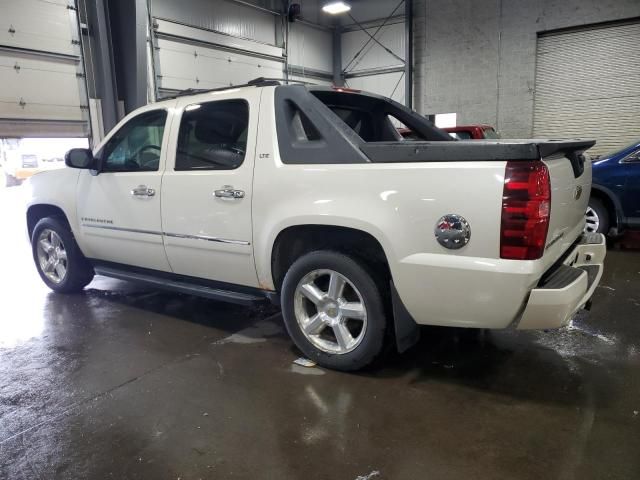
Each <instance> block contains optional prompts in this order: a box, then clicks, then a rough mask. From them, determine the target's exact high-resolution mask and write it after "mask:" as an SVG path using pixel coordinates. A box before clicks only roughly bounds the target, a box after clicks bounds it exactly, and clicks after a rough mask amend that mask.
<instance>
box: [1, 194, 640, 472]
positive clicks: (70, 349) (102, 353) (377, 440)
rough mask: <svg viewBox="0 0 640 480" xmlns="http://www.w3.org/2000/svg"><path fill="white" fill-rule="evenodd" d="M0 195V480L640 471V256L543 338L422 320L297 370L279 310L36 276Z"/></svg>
mask: <svg viewBox="0 0 640 480" xmlns="http://www.w3.org/2000/svg"><path fill="white" fill-rule="evenodd" d="M17 195H19V189H15V190H14V189H12V191H11V192H9V191H4V192H3V191H1V190H0V205H2V213H0V215H2V216H3V217H2V218H1V220H2V235H0V238H1V240H0V251H2V252H3V265H4V266H3V268H2V275H0V299H1V302H2V303H1V308H0V478H2V479H5V478H6V479H33V478H42V479H45V478H46V479H53V478H60V479H76V478H78V479H79V478H82V479H85V478H89V479H94V478H95V479H97V478H117V479H125V478H148V479H177V478H181V479H199V478H202V479H205V478H220V479H227V478H247V479H249V478H250V479H347V480H354V479H361V480H362V479H376V480H382V479H387V480H388V479H394V480H396V479H398V480H399V479H509V480H513V479H540V478H545V479H562V480H564V479H574V478H575V479H602V478H615V479H635V478H640V413H639V412H638V411H639V410H640V290H639V285H640V252H638V251H611V252H610V253H609V257H608V260H607V268H606V273H605V276H604V278H603V280H602V284H601V287H600V288H599V289H598V290H597V293H596V295H595V298H594V306H593V310H592V314H591V316H590V317H589V318H588V319H583V320H579V321H576V322H575V324H574V325H573V327H572V328H569V329H564V330H561V331H551V332H547V333H545V332H509V331H493V332H474V331H462V330H448V329H436V328H428V329H424V332H423V333H424V335H423V340H422V341H421V343H420V344H419V345H418V346H417V347H416V348H414V349H412V350H411V351H410V352H409V353H407V354H405V355H403V356H399V357H398V356H396V357H393V358H390V359H389V360H388V362H387V364H386V366H385V367H384V368H380V369H377V370H375V371H370V372H367V373H362V374H343V373H337V372H332V371H325V370H322V369H319V368H304V367H298V366H295V365H293V364H292V361H293V360H294V359H295V358H296V357H297V353H296V351H295V350H294V349H293V348H292V344H291V342H290V341H289V340H288V338H287V337H286V335H285V332H284V331H283V327H282V323H281V318H280V316H279V314H278V313H277V311H276V310H273V309H272V310H267V309H265V310H247V309H243V308H240V307H236V306H232V305H226V304H222V303H216V302H212V301H207V300H202V299H198V298H192V297H187V296H183V295H174V294H167V293H158V292H154V291H151V290H148V289H140V288H138V287H135V286H132V285H129V284H126V283H123V282H117V281H112V280H108V279H104V278H97V279H96V280H95V281H94V282H93V283H92V284H91V285H90V286H89V287H88V288H87V290H86V292H85V293H84V294H82V295H75V296H61V295H55V294H53V293H50V292H49V291H48V290H47V289H46V288H45V287H44V285H43V284H42V283H41V282H40V280H39V278H38V277H37V274H36V273H35V269H34V267H33V266H32V264H31V260H30V258H29V251H28V249H27V246H26V243H25V242H24V237H23V234H22V232H21V231H19V230H18V229H17V228H18V227H17V226H16V225H17V223H18V220H19V215H21V213H20V212H16V211H14V209H12V208H10V206H11V205H12V204H14V201H15V197H16V196H17Z"/></svg>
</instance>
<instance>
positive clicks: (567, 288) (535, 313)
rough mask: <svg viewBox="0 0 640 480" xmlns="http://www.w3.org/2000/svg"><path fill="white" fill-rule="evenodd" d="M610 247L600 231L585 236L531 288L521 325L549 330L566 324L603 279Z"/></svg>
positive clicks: (518, 326)
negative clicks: (604, 266) (604, 265)
mask: <svg viewBox="0 0 640 480" xmlns="http://www.w3.org/2000/svg"><path fill="white" fill-rule="evenodd" d="M606 254H607V246H606V242H605V237H604V235H602V234H600V233H594V234H585V235H582V237H581V238H580V241H579V242H578V243H577V244H576V245H575V247H574V248H573V249H572V250H571V251H570V252H569V254H568V255H567V256H566V257H565V259H564V261H563V262H562V263H561V264H560V265H557V266H555V267H554V268H553V269H552V271H550V272H548V273H547V274H545V276H543V278H542V279H541V280H540V282H539V283H538V285H537V286H536V287H535V288H534V289H533V290H531V293H530V295H529V299H528V301H527V303H526V307H525V309H524V312H523V314H522V317H521V318H520V321H519V322H518V324H517V328H518V329H521V330H525V329H546V328H558V327H562V326H564V325H566V324H567V323H568V322H569V320H571V318H572V317H573V315H574V314H575V313H576V312H577V311H578V310H580V309H581V308H583V307H584V305H585V304H586V303H587V302H588V301H589V299H590V298H591V296H592V295H593V292H594V290H595V289H596V287H597V286H598V283H599V282H600V278H601V277H602V271H603V262H604V257H605V256H606Z"/></svg>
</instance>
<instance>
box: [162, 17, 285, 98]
mask: <svg viewBox="0 0 640 480" xmlns="http://www.w3.org/2000/svg"><path fill="white" fill-rule="evenodd" d="M154 24H155V36H156V39H155V45H156V48H155V53H154V55H155V74H156V84H157V88H158V95H159V96H160V97H162V96H165V95H167V94H171V93H174V92H175V91H178V90H184V89H187V88H194V89H211V88H221V87H229V86H232V85H239V84H243V83H247V82H248V81H249V80H252V79H254V78H258V77H267V78H282V76H283V57H282V49H281V48H278V47H274V46H272V45H268V44H263V43H258V42H254V41H252V40H248V39H242V38H235V37H231V36H229V35H224V34H221V33H218V32H212V31H208V30H203V29H199V28H195V27H191V26H187V25H181V24H177V23H175V22H172V21H168V20H162V19H154Z"/></svg>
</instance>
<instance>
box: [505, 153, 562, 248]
mask: <svg viewBox="0 0 640 480" xmlns="http://www.w3.org/2000/svg"><path fill="white" fill-rule="evenodd" d="M550 211H551V184H550V180H549V170H548V169H547V166H546V165H545V164H544V163H542V162H540V161H531V162H507V167H506V169H505V174H504V189H503V193H502V223H501V225H500V258H508V259H513V260H536V259H538V258H540V257H542V254H543V253H544V246H545V244H546V241H547V232H548V230H549V214H550Z"/></svg>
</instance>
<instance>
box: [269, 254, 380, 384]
mask: <svg viewBox="0 0 640 480" xmlns="http://www.w3.org/2000/svg"><path fill="white" fill-rule="evenodd" d="M281 303H282V314H283V317H284V322H285V326H286V328H287V331H288V332H289V335H290V337H291V339H292V340H293V342H294V343H295V344H296V346H297V347H298V348H299V349H300V350H302V352H303V353H304V354H305V355H306V356H307V358H309V359H311V360H313V361H314V362H316V363H318V364H319V365H321V366H323V367H327V368H331V369H335V370H342V371H353V370H359V369H361V368H364V367H366V366H367V365H370V364H371V363H373V362H374V361H375V360H376V359H377V358H378V357H379V356H380V355H381V353H382V352H383V349H384V346H385V336H386V327H387V319H386V315H385V309H384V301H383V296H382V294H381V292H380V289H379V287H378V285H377V284H376V282H375V281H374V278H373V276H372V275H371V274H370V273H369V272H368V271H367V269H366V268H365V267H364V266H363V265H362V264H360V263H359V262H358V261H356V260H355V259H354V258H352V257H349V256H347V255H344V254H342V253H337V252H333V251H328V250H321V251H316V252H311V253H308V254H306V255H304V256H302V257H300V258H299V259H298V260H296V261H295V262H294V263H293V265H291V267H290V268H289V270H288V271H287V274H286V275H285V278H284V282H283V285H282V300H281Z"/></svg>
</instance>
